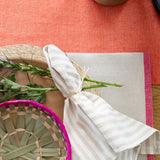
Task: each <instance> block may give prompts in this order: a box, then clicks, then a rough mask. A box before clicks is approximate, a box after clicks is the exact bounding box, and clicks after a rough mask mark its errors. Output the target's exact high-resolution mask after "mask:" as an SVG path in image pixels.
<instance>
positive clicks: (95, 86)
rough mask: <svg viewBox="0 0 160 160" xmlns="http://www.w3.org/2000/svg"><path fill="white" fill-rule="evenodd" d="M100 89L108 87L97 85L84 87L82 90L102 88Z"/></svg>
mask: <svg viewBox="0 0 160 160" xmlns="http://www.w3.org/2000/svg"><path fill="white" fill-rule="evenodd" d="M100 87H107V86H106V85H103V84H96V85H90V86H84V87H82V90H86V89H92V88H100Z"/></svg>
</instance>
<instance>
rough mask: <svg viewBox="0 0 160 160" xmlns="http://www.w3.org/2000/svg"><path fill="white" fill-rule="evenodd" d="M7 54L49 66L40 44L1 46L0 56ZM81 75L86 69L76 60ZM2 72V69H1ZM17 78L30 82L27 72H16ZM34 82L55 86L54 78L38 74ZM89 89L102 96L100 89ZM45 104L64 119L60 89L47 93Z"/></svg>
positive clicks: (3, 56)
mask: <svg viewBox="0 0 160 160" xmlns="http://www.w3.org/2000/svg"><path fill="white" fill-rule="evenodd" d="M5 56H7V57H8V58H9V59H10V60H13V61H15V62H21V63H24V62H23V61H25V62H28V63H29V64H33V65H35V66H38V67H43V68H48V65H47V62H46V59H45V57H44V55H43V50H42V48H41V47H38V46H31V45H12V46H5V47H0V58H5ZM72 63H73V65H74V66H75V68H76V69H77V71H78V73H79V74H80V75H83V74H84V71H83V70H82V69H81V68H80V67H79V66H78V65H77V64H76V63H74V62H72ZM1 72H2V71H1ZM16 80H17V82H19V83H20V84H25V85H26V84H29V81H28V78H27V75H26V73H24V72H22V71H18V72H16ZM32 83H33V84H34V83H37V84H41V85H43V86H44V87H51V86H55V85H54V83H53V80H52V79H46V78H44V77H41V76H38V75H36V76H35V77H34V78H33V79H32ZM87 85H91V83H90V82H86V81H84V82H83V86H87ZM87 91H89V92H92V93H95V94H97V95H99V96H100V93H99V91H98V89H88V90H87ZM44 105H45V106H47V107H49V108H50V109H52V110H53V111H54V112H55V113H56V114H57V115H58V116H59V117H60V119H61V120H63V109H64V108H63V107H64V97H63V96H62V94H61V93H60V92H59V91H53V92H49V93H47V97H46V102H45V103H44Z"/></svg>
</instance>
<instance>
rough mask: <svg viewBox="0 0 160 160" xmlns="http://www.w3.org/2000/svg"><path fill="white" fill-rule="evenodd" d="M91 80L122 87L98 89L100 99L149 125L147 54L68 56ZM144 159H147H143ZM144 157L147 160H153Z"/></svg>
mask: <svg viewBox="0 0 160 160" xmlns="http://www.w3.org/2000/svg"><path fill="white" fill-rule="evenodd" d="M67 55H68V56H69V58H70V59H72V60H73V61H74V62H75V63H77V64H78V65H79V66H81V67H82V69H83V67H85V69H87V68H88V69H89V71H88V75H89V76H90V77H91V78H92V79H96V80H99V81H105V82H110V83H118V84H123V85H124V86H123V87H121V88H117V87H110V86H109V87H107V88H100V89H99V90H100V93H101V95H102V97H103V98H104V99H105V100H106V101H107V102H108V103H109V104H111V106H112V107H113V108H115V109H116V110H118V111H120V112H122V113H124V114H126V115H128V116H129V117H132V118H134V119H136V120H138V121H141V122H143V123H146V124H147V125H150V126H152V124H153V115H152V114H153V109H152V93H151V73H150V57H149V54H148V53H107V54H106V53H92V54H91V53H68V54H67ZM145 159H147V157H146V158H145ZM153 159H154V157H153V156H148V160H153Z"/></svg>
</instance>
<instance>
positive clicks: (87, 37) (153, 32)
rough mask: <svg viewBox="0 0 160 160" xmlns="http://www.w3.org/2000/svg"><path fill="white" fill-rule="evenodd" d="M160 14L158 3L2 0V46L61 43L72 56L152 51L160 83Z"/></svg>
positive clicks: (144, 0)
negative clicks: (159, 13)
mask: <svg viewBox="0 0 160 160" xmlns="http://www.w3.org/2000/svg"><path fill="white" fill-rule="evenodd" d="M159 42H160V15H158V13H157V12H156V10H155V9H154V6H153V3H152V0H128V1H127V2H126V3H124V4H122V5H119V6H114V7H108V6H107V7H106V6H102V5H99V4H97V3H95V2H94V1H93V0H79V1H78V0H1V1H0V46H4V45H13V44H31V45H38V46H44V45H46V44H50V43H52V44H55V45H57V46H58V47H59V48H61V49H62V50H64V51H66V52H149V53H150V54H151V70H152V83H153V84H160V53H159V52H160V44H159Z"/></svg>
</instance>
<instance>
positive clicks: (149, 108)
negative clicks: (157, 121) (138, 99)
mask: <svg viewBox="0 0 160 160" xmlns="http://www.w3.org/2000/svg"><path fill="white" fill-rule="evenodd" d="M143 61H144V77H145V104H146V124H147V125H149V126H151V127H153V104H152V88H151V69H150V67H151V65H150V54H149V53H143ZM148 160H154V156H153V155H148Z"/></svg>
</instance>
